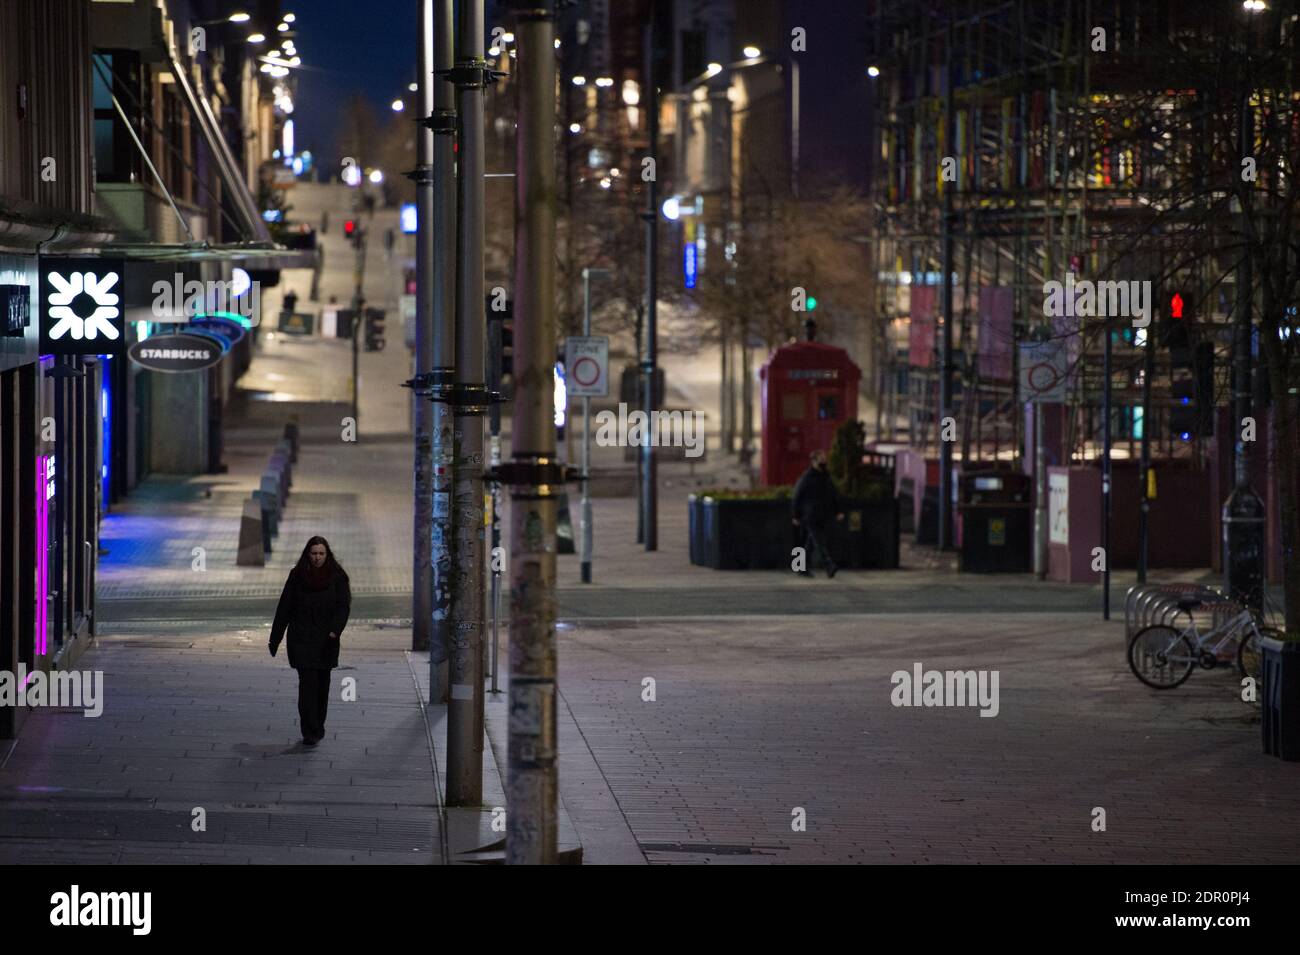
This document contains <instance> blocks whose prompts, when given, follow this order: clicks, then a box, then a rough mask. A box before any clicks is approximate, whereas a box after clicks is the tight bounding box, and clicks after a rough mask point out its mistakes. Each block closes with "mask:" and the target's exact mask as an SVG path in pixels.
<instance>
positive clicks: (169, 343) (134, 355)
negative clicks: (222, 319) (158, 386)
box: [127, 335, 221, 372]
mask: <svg viewBox="0 0 1300 955" xmlns="http://www.w3.org/2000/svg"><path fill="white" fill-rule="evenodd" d="M127 354H129V355H130V356H131V360H132V361H133V362H135V363H136V364H137V365H142V366H144V367H145V368H148V369H149V370H150V371H166V372H181V371H201V370H202V369H204V368H208V367H210V366H212V365H215V364H216V363H217V362H219V361H220V360H221V346H220V345H219V344H218V343H216V342H214V341H212V339H210V338H205V337H203V336H202V335H151V336H149V337H148V338H146V339H145V340H144V341H142V342H136V343H135V344H134V345H132V346H131V348H130V350H129V351H128V352H127Z"/></svg>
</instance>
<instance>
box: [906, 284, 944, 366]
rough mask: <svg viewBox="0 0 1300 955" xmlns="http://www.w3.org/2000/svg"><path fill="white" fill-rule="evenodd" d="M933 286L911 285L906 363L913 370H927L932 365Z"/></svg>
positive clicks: (934, 290) (934, 292) (936, 289)
mask: <svg viewBox="0 0 1300 955" xmlns="http://www.w3.org/2000/svg"><path fill="white" fill-rule="evenodd" d="M938 291H939V289H938V286H935V285H913V286H912V288H911V296H910V297H911V302H910V307H909V309H908V311H909V313H910V315H911V321H910V323H909V325H908V332H907V341H908V355H907V363H908V364H909V365H912V366H913V367H915V368H929V367H930V366H931V365H933V364H934V303H935V298H936V293H937V292H938Z"/></svg>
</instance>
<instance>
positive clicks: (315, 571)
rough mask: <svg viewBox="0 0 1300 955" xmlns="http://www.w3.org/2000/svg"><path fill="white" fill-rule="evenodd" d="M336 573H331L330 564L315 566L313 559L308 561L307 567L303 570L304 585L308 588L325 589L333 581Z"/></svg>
mask: <svg viewBox="0 0 1300 955" xmlns="http://www.w3.org/2000/svg"><path fill="white" fill-rule="evenodd" d="M333 579H334V575H333V574H332V573H330V569H329V566H328V565H326V566H323V567H314V566H312V563H311V561H308V562H307V569H306V570H305V571H303V575H302V582H303V586H304V587H306V588H307V589H308V590H313V591H314V590H324V589H325V588H326V587H328V586H329V585H330V583H331V582H332V581H333Z"/></svg>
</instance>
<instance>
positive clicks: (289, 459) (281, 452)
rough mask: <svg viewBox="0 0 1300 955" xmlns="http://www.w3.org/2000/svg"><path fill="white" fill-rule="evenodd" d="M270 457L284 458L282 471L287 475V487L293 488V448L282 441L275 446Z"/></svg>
mask: <svg viewBox="0 0 1300 955" xmlns="http://www.w3.org/2000/svg"><path fill="white" fill-rule="evenodd" d="M272 456H273V457H275V456H283V457H284V469H285V471H286V472H287V473H288V475H289V486H290V487H293V461H294V454H293V447H292V446H291V445H290V444H289V442H288V441H285V440H282V441H281V442H280V443H279V444H277V445H276V446H275V451H274V452H273V453H272Z"/></svg>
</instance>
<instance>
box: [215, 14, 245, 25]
mask: <svg viewBox="0 0 1300 955" xmlns="http://www.w3.org/2000/svg"><path fill="white" fill-rule="evenodd" d="M226 19H227V20H228V21H229V22H230V23H247V22H248V21H249V20H251V19H253V18H252V16H251V15H250V14H247V13H232V14H231V15H230V16H229V17H227V18H226ZM217 22H218V23H220V22H221V21H220V20H218V21H217Z"/></svg>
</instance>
